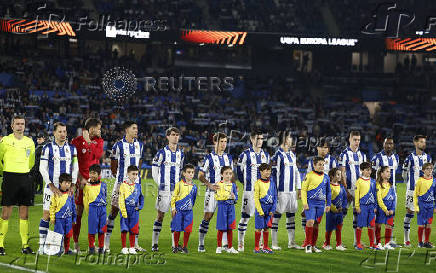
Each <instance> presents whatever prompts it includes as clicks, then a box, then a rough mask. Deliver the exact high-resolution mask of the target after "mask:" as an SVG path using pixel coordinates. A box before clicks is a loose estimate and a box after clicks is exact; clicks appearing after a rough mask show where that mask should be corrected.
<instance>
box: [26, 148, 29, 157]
mask: <svg viewBox="0 0 436 273" xmlns="http://www.w3.org/2000/svg"><path fill="white" fill-rule="evenodd" d="M26 156H27V157H29V156H30V149H26Z"/></svg>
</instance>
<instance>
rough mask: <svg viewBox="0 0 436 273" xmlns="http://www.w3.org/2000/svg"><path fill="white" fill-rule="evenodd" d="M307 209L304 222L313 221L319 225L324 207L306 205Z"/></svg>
mask: <svg viewBox="0 0 436 273" xmlns="http://www.w3.org/2000/svg"><path fill="white" fill-rule="evenodd" d="M308 205H309V209H308V210H305V211H304V213H305V214H306V220H307V221H309V220H315V221H316V222H317V223H318V224H319V223H321V220H322V216H323V215H324V210H325V206H319V205H318V206H317V205H313V204H310V203H309V204H308Z"/></svg>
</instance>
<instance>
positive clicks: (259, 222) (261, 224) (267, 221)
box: [254, 204, 274, 229]
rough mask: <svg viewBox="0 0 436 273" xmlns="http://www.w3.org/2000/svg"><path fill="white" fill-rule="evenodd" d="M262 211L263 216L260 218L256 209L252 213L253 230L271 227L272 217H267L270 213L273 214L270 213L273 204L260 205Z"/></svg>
mask: <svg viewBox="0 0 436 273" xmlns="http://www.w3.org/2000/svg"><path fill="white" fill-rule="evenodd" d="M261 206H262V210H263V213H264V215H263V216H260V215H259V212H258V211H257V209H256V212H255V213H254V228H255V229H265V228H270V227H271V226H272V218H273V217H272V216H271V215H269V213H270V212H272V213H274V211H272V208H273V204H268V205H266V204H261Z"/></svg>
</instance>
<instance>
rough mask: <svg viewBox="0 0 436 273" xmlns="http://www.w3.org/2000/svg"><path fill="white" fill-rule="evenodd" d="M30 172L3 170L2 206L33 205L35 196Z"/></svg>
mask: <svg viewBox="0 0 436 273" xmlns="http://www.w3.org/2000/svg"><path fill="white" fill-rule="evenodd" d="M33 184H34V183H33V181H32V176H31V174H30V173H11V172H3V183H2V201H1V205H2V206H33V200H34V197H35V193H34V186H33Z"/></svg>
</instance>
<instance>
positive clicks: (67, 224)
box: [54, 217, 73, 237]
mask: <svg viewBox="0 0 436 273" xmlns="http://www.w3.org/2000/svg"><path fill="white" fill-rule="evenodd" d="M54 231H55V232H57V233H60V234H63V235H64V236H65V237H71V236H72V235H73V219H72V218H71V217H69V218H56V219H55V226H54Z"/></svg>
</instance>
